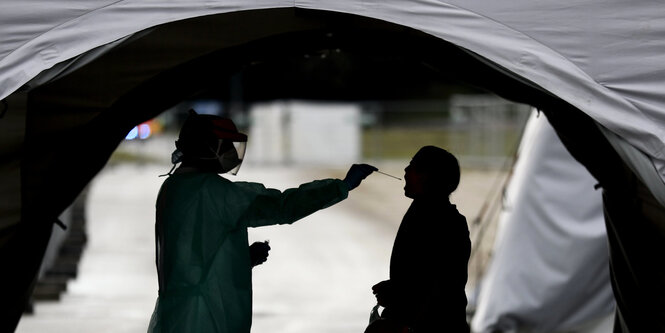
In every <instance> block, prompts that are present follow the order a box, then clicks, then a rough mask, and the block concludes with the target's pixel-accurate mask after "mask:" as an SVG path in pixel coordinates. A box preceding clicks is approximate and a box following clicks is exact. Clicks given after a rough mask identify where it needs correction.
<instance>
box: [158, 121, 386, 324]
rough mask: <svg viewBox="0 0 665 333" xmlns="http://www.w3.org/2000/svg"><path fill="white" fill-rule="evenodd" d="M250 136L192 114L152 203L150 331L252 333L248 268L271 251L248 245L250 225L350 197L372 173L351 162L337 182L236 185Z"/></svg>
mask: <svg viewBox="0 0 665 333" xmlns="http://www.w3.org/2000/svg"><path fill="white" fill-rule="evenodd" d="M245 142H247V136H246V135H245V134H243V133H240V132H238V129H237V128H236V126H235V124H233V122H232V121H231V120H230V119H227V118H222V117H218V116H212V115H199V114H197V113H196V112H194V111H191V112H190V115H189V117H188V118H187V120H186V121H185V124H184V125H183V127H182V129H181V130H180V135H179V137H178V141H176V147H177V149H176V151H175V152H174V153H173V155H172V162H173V163H174V168H173V169H172V171H173V170H174V169H175V164H176V163H182V164H181V165H180V167H178V168H177V169H175V172H169V173H168V175H169V177H168V178H167V179H166V180H165V181H164V183H163V184H162V187H161V188H160V190H159V195H158V197H157V205H156V223H155V234H156V254H157V275H158V279H159V297H158V299H157V304H156V305H155V310H154V312H153V316H152V318H151V320H150V324H149V328H148V332H159V333H167V332H174V333H175V332H206V333H214V332H232V333H249V332H250V327H251V323H252V267H254V266H255V265H259V264H261V263H263V262H264V261H265V260H266V259H267V257H268V251H269V250H270V246H269V245H268V244H267V242H266V243H254V244H252V245H251V246H250V245H249V243H248V239H247V236H248V233H247V228H250V227H261V226H267V225H275V224H290V223H293V222H295V221H297V220H300V219H301V218H303V217H305V216H308V215H310V214H312V213H314V212H316V211H318V210H321V209H324V208H327V207H330V206H332V205H334V204H336V203H338V202H340V201H342V200H344V199H346V198H347V196H348V193H349V191H351V190H353V189H354V188H356V187H357V186H359V185H360V183H361V182H362V180H363V179H365V177H367V176H368V175H369V174H371V173H372V172H374V171H376V170H377V169H376V168H375V167H373V166H371V165H367V164H354V165H352V166H351V168H350V169H349V171H348V173H347V175H346V177H345V178H344V179H343V180H342V179H321V180H316V181H312V182H309V183H305V184H301V185H300V186H299V187H297V188H290V189H287V190H284V191H280V190H277V189H270V188H266V187H265V186H264V185H263V184H260V183H253V182H233V181H230V180H228V179H227V178H225V177H222V176H220V175H219V174H225V173H231V174H235V172H237V171H238V169H239V168H240V165H241V164H242V161H243V156H244V143H245Z"/></svg>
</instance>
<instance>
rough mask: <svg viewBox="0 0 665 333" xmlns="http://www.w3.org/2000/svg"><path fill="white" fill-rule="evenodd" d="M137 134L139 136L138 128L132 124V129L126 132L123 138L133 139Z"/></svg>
mask: <svg viewBox="0 0 665 333" xmlns="http://www.w3.org/2000/svg"><path fill="white" fill-rule="evenodd" d="M137 136H139V128H138V127H136V126H134V128H132V130H131V131H129V133H127V136H126V137H125V140H134V139H136V137H137Z"/></svg>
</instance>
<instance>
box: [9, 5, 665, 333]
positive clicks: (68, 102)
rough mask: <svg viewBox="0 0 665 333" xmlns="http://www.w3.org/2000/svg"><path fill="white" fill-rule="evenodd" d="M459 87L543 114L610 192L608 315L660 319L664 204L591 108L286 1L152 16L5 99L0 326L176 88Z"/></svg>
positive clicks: (289, 93)
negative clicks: (7, 221)
mask: <svg viewBox="0 0 665 333" xmlns="http://www.w3.org/2000/svg"><path fill="white" fill-rule="evenodd" d="M73 67H77V66H73ZM456 89H457V90H459V89H463V90H465V91H489V92H492V93H494V94H496V95H499V96H501V97H503V98H506V99H509V100H513V101H517V102H520V103H525V104H529V105H532V106H534V107H536V108H538V109H539V110H541V111H542V112H543V113H544V114H545V115H546V116H547V119H548V120H549V121H550V123H551V124H552V125H553V126H554V128H555V129H556V131H557V133H558V135H559V137H560V138H561V139H562V141H563V142H564V144H565V146H566V148H567V149H568V150H569V151H570V152H571V153H572V154H573V156H574V157H575V158H576V159H577V160H578V161H580V162H581V163H582V164H583V165H584V166H585V167H586V168H587V169H588V170H589V171H590V172H591V174H592V175H593V176H594V177H595V178H596V179H597V180H598V183H599V186H600V188H601V189H599V190H602V191H603V193H604V194H603V198H604V203H605V213H606V224H607V229H608V239H609V244H610V249H611V273H612V282H613V287H614V292H615V297H616V299H617V304H618V312H617V313H618V315H617V325H616V326H617V327H622V329H623V330H622V332H657V331H665V297H658V296H665V286H664V285H663V283H662V281H665V267H662V265H661V266H655V265H653V261H652V260H649V258H651V257H652V256H653V255H654V254H658V253H664V252H665V248H664V247H665V242H663V241H662V239H663V238H665V226H663V224H662V221H663V220H665V209H664V208H663V207H662V206H660V205H659V204H658V203H657V201H656V200H655V199H654V197H653V195H652V194H651V193H650V192H649V190H648V189H647V188H646V187H645V186H644V184H642V183H641V182H640V181H639V180H638V178H637V177H636V176H635V174H634V173H633V171H632V170H631V169H630V168H629V167H628V166H627V165H626V164H625V163H624V162H623V161H622V160H621V158H620V157H619V155H618V154H617V153H616V152H615V151H614V149H613V148H612V147H611V145H610V144H609V143H608V141H607V140H606V139H605V137H604V136H603V134H602V133H601V132H600V130H599V129H598V125H597V124H596V123H595V122H594V121H593V120H592V119H591V118H589V117H588V116H587V115H585V114H584V113H583V112H582V111H580V110H578V109H576V108H574V107H573V106H571V105H570V104H568V103H566V101H563V100H561V99H559V98H558V97H556V96H553V95H552V94H550V93H548V92H547V91H544V90H543V89H541V88H539V87H538V86H536V85H534V84H533V83H531V82H526V81H525V80H524V79H522V78H519V77H518V76H516V75H514V74H512V73H509V72H507V71H505V70H502V69H501V68H499V67H497V66H496V65H492V64H490V63H489V62H488V61H487V60H485V59H483V58H482V56H481V55H476V54H473V53H471V52H469V51H467V50H464V49H461V48H460V47H458V46H456V45H453V44H450V43H448V42H446V41H443V40H440V39H437V38H435V37H432V36H430V35H428V34H426V33H423V32H421V31H417V30H413V29H411V28H408V27H404V26H399V25H395V24H392V23H388V22H384V21H378V20H373V19H369V18H365V17H359V16H352V15H348V14H340V13H332V12H320V11H314V10H304V9H294V8H285V9H267V10H257V11H247V12H235V13H229V14H221V15H213V16H206V17H199V18H194V19H189V20H184V21H178V22H173V23H170V24H166V25H162V26H157V27H155V28H153V29H150V30H149V31H144V32H141V33H138V34H136V35H134V36H131V37H129V38H127V39H125V40H124V41H122V42H121V43H119V44H118V45H116V46H115V47H113V48H112V49H109V50H107V51H106V52H104V53H103V54H102V55H100V56H98V57H96V58H95V59H93V60H92V61H89V62H87V63H82V64H80V66H78V67H77V68H76V69H75V70H71V71H68V72H65V73H64V74H62V75H60V76H58V77H57V78H55V79H53V80H50V81H49V82H47V83H46V84H43V85H40V86H37V87H34V88H30V87H26V88H25V89H22V90H20V91H17V92H15V93H14V94H13V95H11V96H10V97H9V98H8V99H7V100H6V104H5V105H4V106H3V107H4V108H5V110H4V114H5V117H4V119H0V122H1V121H10V120H12V119H17V120H16V122H17V123H19V124H21V126H20V127H21V128H22V130H20V131H16V132H15V133H14V132H13V133H6V134H5V136H8V138H7V139H6V143H7V147H6V148H5V149H4V151H3V153H2V161H3V162H2V164H3V169H9V168H12V167H16V169H17V170H20V171H19V174H20V180H17V181H20V193H21V194H20V207H21V208H20V212H18V213H19V214H20V223H18V224H16V225H15V226H14V227H11V228H7V229H4V230H2V231H1V233H0V262H1V263H2V265H3V267H10V270H11V272H12V273H11V274H2V278H1V279H2V283H1V285H2V288H3V290H2V295H3V297H2V308H3V309H4V311H3V312H4V313H5V315H4V316H3V319H2V323H0V331H3V332H5V331H12V330H13V329H14V327H15V325H16V323H17V322H18V320H19V319H20V316H21V312H22V311H23V307H24V305H25V303H26V302H27V300H28V297H29V296H30V293H31V289H32V287H33V285H34V281H35V275H36V272H37V270H38V268H39V264H40V262H41V260H42V256H43V254H44V251H45V247H46V244H47V242H48V239H49V235H50V233H51V230H52V228H53V225H54V223H55V222H56V220H57V217H58V215H59V214H60V213H61V212H62V211H63V210H64V209H65V208H66V207H67V206H68V205H70V204H71V203H72V202H73V201H74V199H75V198H76V197H77V195H78V194H79V193H80V192H81V191H82V190H83V188H84V187H85V186H86V184H88V183H89V182H90V180H91V179H92V178H93V177H94V176H95V175H96V174H97V173H98V172H99V171H100V170H101V169H102V168H103V167H104V165H105V164H106V162H107V161H108V159H109V157H110V155H111V154H112V153H113V151H114V150H115V149H116V147H117V146H118V145H119V144H120V142H121V141H122V140H123V139H124V137H125V135H126V134H127V132H128V131H129V130H130V129H131V128H132V127H133V126H135V125H137V124H139V123H141V122H143V121H146V120H148V119H151V118H153V117H155V116H156V115H158V114H160V113H161V112H162V111H164V110H166V109H167V108H169V107H171V106H173V105H175V104H177V103H178V102H180V101H182V100H186V99H189V98H193V97H197V96H199V97H200V96H214V97H215V98H219V99H222V100H225V101H227V102H228V103H230V104H232V105H233V104H234V103H235V104H238V105H240V107H241V106H242V104H243V103H249V102H253V101H262V100H273V99H280V98H281V99H289V98H300V99H310V100H317V99H318V100H368V99H384V100H385V99H412V98H431V97H441V96H445V95H446V94H450V93H451V92H454V91H455V90H456ZM19 115H23V116H22V117H24V118H21V116H19ZM23 124H24V127H23ZM23 134H24V138H23ZM12 135H13V136H14V137H13V139H12ZM80 137H87V138H91V139H89V140H80ZM17 138H19V139H17Z"/></svg>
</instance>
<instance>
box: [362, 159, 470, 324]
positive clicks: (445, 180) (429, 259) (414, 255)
mask: <svg viewBox="0 0 665 333" xmlns="http://www.w3.org/2000/svg"><path fill="white" fill-rule="evenodd" d="M404 171H405V175H404V179H405V181H406V186H405V187H404V193H405V195H406V196H407V197H409V198H412V199H413V202H412V203H411V206H410V207H409V209H408V211H407V212H406V214H405V215H404V218H403V220H402V223H401V224H400V227H399V230H398V231H397V236H396V238H395V243H394V245H393V250H392V255H391V259H390V279H389V280H386V281H382V282H379V283H378V284H376V285H374V286H373V287H372V290H373V292H374V294H375V295H376V299H377V302H378V304H379V305H381V306H383V307H385V309H384V310H383V312H382V314H381V317H382V318H383V320H379V321H376V322H374V323H373V324H370V326H369V327H368V328H367V330H366V332H388V331H390V330H386V328H382V327H380V326H383V327H386V326H390V325H386V323H393V324H394V325H393V326H397V327H402V328H404V327H408V328H409V329H410V332H415V333H430V332H453V333H457V332H465V333H466V332H469V326H468V324H467V321H466V305H467V299H466V293H465V291H464V288H465V285H466V281H467V275H468V273H467V266H468V261H469V256H470V252H471V242H470V240H469V229H468V226H467V223H466V218H465V217H464V216H463V215H461V214H460V213H459V212H458V211H457V208H456V206H455V205H453V204H451V203H450V200H449V196H450V194H451V193H452V192H453V191H454V190H455V189H456V188H457V186H458V184H459V180H460V168H459V163H458V161H457V159H456V158H455V156H453V155H452V154H451V153H449V152H448V151H446V150H444V149H442V148H438V147H434V146H425V147H422V148H421V149H420V150H419V151H418V152H417V153H416V155H415V156H414V157H413V159H412V160H411V163H410V164H409V165H408V166H407V167H406V169H405V170H404ZM394 329H395V328H393V330H394Z"/></svg>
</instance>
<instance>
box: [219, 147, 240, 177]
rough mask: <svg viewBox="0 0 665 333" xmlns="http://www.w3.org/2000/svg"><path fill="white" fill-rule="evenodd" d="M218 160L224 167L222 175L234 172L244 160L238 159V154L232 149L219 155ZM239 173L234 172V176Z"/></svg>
mask: <svg viewBox="0 0 665 333" xmlns="http://www.w3.org/2000/svg"><path fill="white" fill-rule="evenodd" d="M217 160H218V161H219V164H220V165H221V166H222V173H227V172H229V171H232V170H233V169H234V168H235V167H238V166H240V163H242V160H241V159H239V158H238V152H237V151H236V150H235V149H230V150H228V151H227V152H225V153H222V154H221V155H217ZM237 172H238V171H237V170H236V171H235V172H232V174H234V175H235V174H236V173H237Z"/></svg>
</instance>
